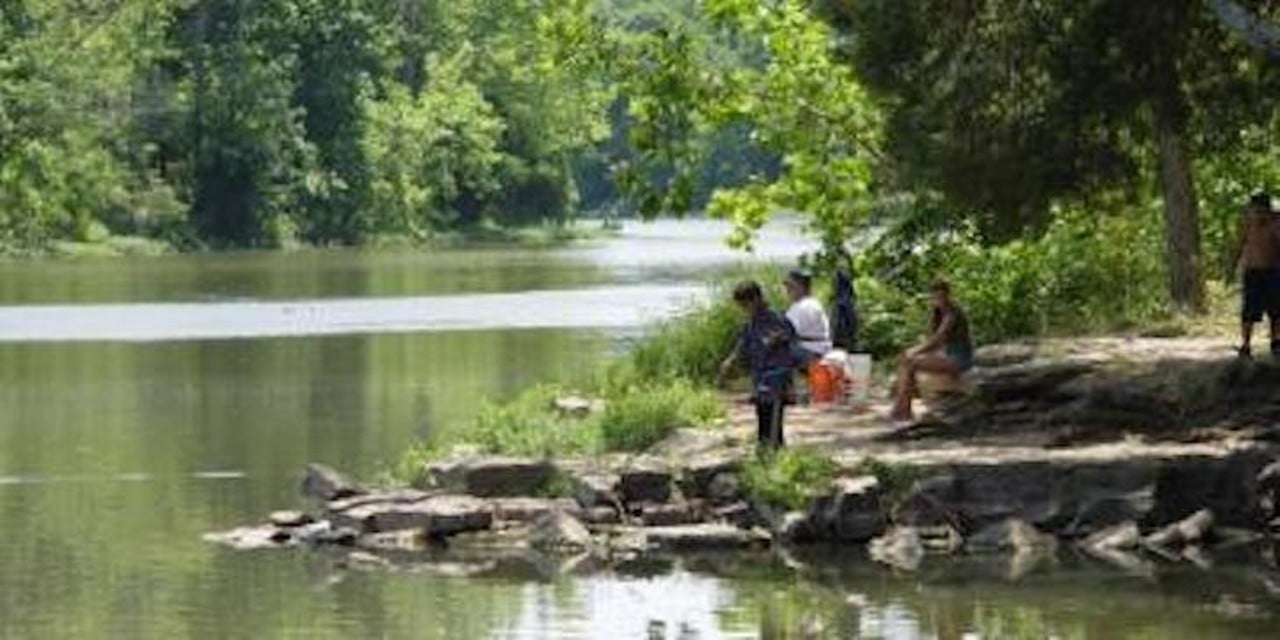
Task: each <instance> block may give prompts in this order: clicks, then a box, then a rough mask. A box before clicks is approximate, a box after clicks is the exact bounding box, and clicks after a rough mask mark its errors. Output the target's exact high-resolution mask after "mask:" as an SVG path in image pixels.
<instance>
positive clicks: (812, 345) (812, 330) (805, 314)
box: [782, 269, 831, 369]
mask: <svg viewBox="0 0 1280 640" xmlns="http://www.w3.org/2000/svg"><path fill="white" fill-rule="evenodd" d="M782 284H783V286H784V287H786V290H787V299H788V300H789V301H790V302H791V307H790V308H788V309H787V320H788V321H790V322H791V326H792V327H794V328H795V330H796V336H797V339H798V340H799V343H798V344H797V345H796V349H795V353H794V357H795V361H796V366H797V367H799V368H800V369H804V368H806V367H808V366H809V365H810V364H811V363H813V362H817V361H818V360H820V359H822V356H824V355H826V354H827V352H829V351H831V324H830V323H829V322H828V321H827V312H826V311H823V310H822V303H820V302H818V299H817V298H815V297H813V276H812V275H810V274H809V272H808V271H802V270H799V269H796V270H793V271H792V272H790V273H788V274H787V278H786V280H783V282H782Z"/></svg>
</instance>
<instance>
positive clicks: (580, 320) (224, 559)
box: [0, 222, 1280, 639]
mask: <svg viewBox="0 0 1280 640" xmlns="http://www.w3.org/2000/svg"><path fill="white" fill-rule="evenodd" d="M723 231H724V230H723V228H720V227H718V226H716V225H713V224H709V223H700V222H685V223H663V224H658V225H653V226H644V227H635V228H631V229H628V231H627V232H626V233H624V234H623V235H622V236H621V237H620V238H617V239H612V240H608V241H602V242H597V243H591V244H588V245H585V246H580V247H574V248H570V249H558V250H544V251H496V250H494V251H489V250H471V251H435V252H405V253H360V252H335V251H309V252H301V253H295V254H288V255H279V254H242V255H234V254H233V255H209V256H176V257H165V258H153V259H145V260H144V259H139V260H109V261H96V260H85V261H52V262H30V263H4V264H0V305H3V306H0V407H2V409H0V535H2V536H3V543H2V544H0V637H4V638H9V637H13V638H72V637H112V638H183V637H200V638H239V637H297V638H317V637H319V638H324V637H333V638H365V637H368V638H382V637H391V638H400V637H406V638H409V637H412V638H488V637H493V638H542V637H575V638H658V637H660V638H682V639H686V638H722V637H725V638H738V637H741V638H790V637H800V633H801V632H802V630H807V631H809V632H811V633H814V634H816V637H852V638H902V639H914V638H979V637H982V638H988V637H989V638H1044V637H1060V638H1086V637H1088V638H1092V637H1098V638H1112V637H1115V638H1163V637H1179V638H1214V637H1276V633H1275V629H1276V628H1277V626H1276V624H1277V618H1276V614H1277V600H1276V597H1277V596H1276V594H1277V593H1280V577H1277V576H1276V575H1274V574H1273V573H1268V572H1267V571H1266V570H1264V569H1262V568H1260V566H1261V565H1233V564H1232V563H1231V562H1229V561H1228V560H1226V559H1224V560H1223V562H1222V566H1221V568H1219V569H1217V570H1215V571H1212V572H1201V571H1199V570H1195V569H1191V568H1188V567H1179V568H1167V569H1162V570H1158V571H1148V572H1140V573H1138V574H1124V573H1118V572H1113V571H1109V570H1103V569H1100V568H1098V567H1096V566H1093V565H1090V564H1088V563H1083V562H1075V561H1070V560H1067V561H1064V562H1062V563H1060V564H1059V565H1057V566H1054V567H1042V568H1039V569H1038V570H1036V571H1032V572H1031V573H1029V574H1027V575H1025V576H1021V577H1019V578H1018V579H1016V580H1015V579H1013V578H1012V577H1010V575H1009V569H1008V567H1004V566H1002V565H999V564H998V563H996V564H982V565H955V564H952V565H941V564H938V565H928V566H927V568H926V570H925V571H924V572H922V573H921V574H920V575H900V574H894V573H892V572H890V571H887V570H883V569H881V568H879V567H877V566H874V565H872V564H870V563H868V562H867V561H866V560H865V559H864V558H861V557H860V556H858V555H857V554H853V553H849V552H844V553H843V554H842V553H837V552H828V553H821V554H816V555H813V557H779V556H769V555H762V556H723V557H708V558H684V559H678V560H677V559H671V560H663V559H655V560H653V561H649V562H646V563H644V564H643V565H641V566H635V567H623V568H619V569H617V570H614V571H610V572H607V573H599V572H592V571H589V570H587V569H585V568H583V567H574V566H560V565H555V564H549V563H547V562H545V561H542V560H537V559H524V560H518V561H514V562H506V563H500V564H499V565H498V566H486V567H483V570H481V571H479V572H472V571H447V570H445V569H447V568H448V567H452V566H453V565H441V567H440V570H432V571H423V572H416V573H406V574H387V573H385V572H381V571H350V570H343V569H340V568H338V567H337V563H336V561H335V558H332V557H329V556H326V555H325V554H323V553H303V552H298V553H291V552H290V553H265V554H237V553H233V552H229V551H226V550H224V549H221V548H218V547H213V546H210V545H206V544H204V543H202V542H201V540H200V536H201V534H203V533H205V532H208V531H212V530H219V529H226V528H230V527H233V526H238V525H240V524H243V523H246V522H250V521H255V520H258V519H260V518H261V517H262V516H263V515H264V514H265V513H267V512H269V511H271V510H275V509H278V508H281V507H287V506H291V505H297V504H298V499H297V497H296V495H295V487H296V480H297V478H296V475H297V472H298V470H299V469H300V468H301V466H302V465H303V464H304V463H305V462H307V461H311V460H322V461H326V462H329V463H332V464H334V465H336V466H339V467H343V468H346V469H350V470H353V471H355V472H357V473H360V474H364V475H366V476H372V475H375V474H377V473H378V472H379V471H381V470H382V469H385V468H386V466H387V464H388V463H389V462H390V461H392V460H394V459H395V458H396V457H397V455H398V454H399V452H400V451H402V450H403V449H404V447H406V446H407V445H408V444H409V443H411V442H413V441H415V440H417V439H421V438H426V437H430V435H431V434H432V433H436V432H439V430H441V429H445V428H448V426H449V425H454V424H458V423H459V422H461V421H464V420H466V419H467V418H468V417H469V416H470V415H472V414H473V412H474V411H475V409H476V407H477V406H478V405H479V403H480V402H481V401H482V400H483V399H484V398H487V397H496V398H501V397H506V396H510V395H512V394H514V393H516V392H517V391H518V390H519V389H520V388H522V387H523V386H524V385H527V384H529V383H531V382H534V381H538V380H543V379H547V378H554V377H557V376H565V375H568V374H570V373H572V372H574V371H577V370H580V369H581V368H582V367H584V366H586V365H589V364H591V363H592V362H595V361H597V360H598V359H600V358H601V357H604V356H605V355H606V354H608V353H609V352H611V351H614V350H616V349H618V348H619V345H620V344H621V343H620V341H619V337H620V336H625V335H627V334H629V333H632V332H634V331H635V330H636V329H637V327H638V325H639V324H640V323H642V322H644V321H645V320H646V319H650V318H652V317H655V316H658V315H661V314H663V313H666V312H668V311H669V310H670V309H672V308H673V307H675V306H678V305H679V304H680V303H681V302H682V301H684V300H687V299H688V298H689V297H690V296H691V295H693V293H694V292H695V291H696V290H697V289H696V286H695V284H696V282H698V281H699V280H700V279H702V278H705V277H706V276H707V275H709V274H711V273H712V272H714V271H715V270H717V269H721V268H724V267H725V266H727V265H729V264H731V263H732V262H734V261H735V260H737V259H738V258H737V256H736V255H735V254H733V253H731V252H729V251H727V250H725V249H723V248H722V246H721V245H720V244H719V239H720V237H721V234H722V233H723ZM804 248H805V245H804V243H803V242H801V241H800V240H798V239H797V238H796V237H795V236H794V235H793V234H791V233H789V232H788V231H787V230H786V229H777V230H774V231H772V232H770V233H769V234H767V235H766V238H765V240H764V242H762V244H761V247H760V254H761V255H760V257H763V258H772V259H790V258H792V257H794V255H795V254H796V253H798V252H799V251H801V250H803V249H804ZM460 573H466V574H468V575H469V577H460V576H459V575H458V574H460Z"/></svg>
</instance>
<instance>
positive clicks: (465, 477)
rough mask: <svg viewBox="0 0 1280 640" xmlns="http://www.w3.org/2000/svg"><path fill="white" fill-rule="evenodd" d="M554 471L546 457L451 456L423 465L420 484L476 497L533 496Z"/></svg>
mask: <svg viewBox="0 0 1280 640" xmlns="http://www.w3.org/2000/svg"><path fill="white" fill-rule="evenodd" d="M555 472H556V469H555V466H554V465H552V464H551V463H550V462H549V461H547V460H534V459H531V458H481V459H478V460H462V461H458V460H455V461H446V462H437V463H432V464H429V465H427V466H426V468H425V469H424V470H423V476H422V481H421V484H422V485H423V486H424V487H425V488H432V489H440V490H445V491H450V492H457V493H466V494H470V495H473V496H476V497H479V498H497V497H521V496H535V495H538V494H539V493H541V492H542V491H543V490H544V489H545V488H546V486H547V485H548V484H549V483H550V482H551V480H552V478H553V477H554V476H555Z"/></svg>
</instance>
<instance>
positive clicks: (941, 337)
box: [889, 280, 973, 422]
mask: <svg viewBox="0 0 1280 640" xmlns="http://www.w3.org/2000/svg"><path fill="white" fill-rule="evenodd" d="M929 296H930V297H929V306H930V307H932V311H933V315H932V318H931V320H930V322H929V337H928V338H927V339H926V340H925V341H924V342H923V343H922V344H919V345H917V346H915V347H912V348H911V349H908V350H907V351H906V352H905V353H903V354H902V359H901V360H899V362H898V380H897V382H896V383H895V384H894V403H893V410H892V412H890V414H889V419H890V420H893V421H894V422H910V421H913V420H914V419H915V415H914V413H913V412H912V410H911V401H912V399H913V398H914V397H915V396H916V395H917V391H918V388H917V380H916V374H918V373H922V372H923V373H931V374H935V375H939V376H943V377H946V378H949V379H950V380H951V381H958V380H959V378H960V376H961V375H963V374H964V373H965V372H967V371H968V370H970V369H972V368H973V341H972V339H971V338H970V336H969V318H968V316H966V315H965V313H964V310H962V309H961V308H960V307H959V306H957V305H956V304H955V303H954V302H953V301H952V300H951V285H949V284H947V283H946V282H945V281H943V280H938V281H935V282H934V283H933V284H932V285H931V286H930V287H929Z"/></svg>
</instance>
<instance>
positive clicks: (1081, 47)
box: [820, 0, 1280, 308]
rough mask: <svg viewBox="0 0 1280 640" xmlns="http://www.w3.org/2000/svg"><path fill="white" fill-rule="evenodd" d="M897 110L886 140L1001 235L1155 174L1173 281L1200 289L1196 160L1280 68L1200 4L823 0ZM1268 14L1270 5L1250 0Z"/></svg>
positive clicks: (1279, 77)
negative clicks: (1069, 203)
mask: <svg viewBox="0 0 1280 640" xmlns="http://www.w3.org/2000/svg"><path fill="white" fill-rule="evenodd" d="M820 4H821V5H822V7H823V10H824V15H826V16H827V17H828V19H829V20H830V21H831V22H832V23H833V24H834V25H835V26H836V27H837V29H839V30H840V31H842V32H844V33H847V34H848V35H849V38H848V42H849V49H850V51H849V53H850V55H851V57H852V60H853V62H854V65H855V67H856V68H857V69H858V71H859V76H860V77H861V78H863V79H864V80H865V81H866V82H868V83H869V84H870V86H872V87H874V88H875V89H876V90H877V91H878V92H879V93H880V94H881V95H882V96H883V98H884V101H885V103H886V104H887V105H888V107H889V119H888V120H889V134H888V135H889V140H890V143H889V145H888V149H889V150H890V151H891V153H892V155H893V157H894V159H895V160H896V161H897V165H896V166H897V167H898V169H899V170H900V173H902V174H904V175H905V176H906V177H907V179H908V182H907V184H906V185H905V186H908V187H911V188H917V189H930V188H932V189H938V190H940V191H941V192H943V193H944V194H946V195H947V196H948V197H949V198H950V199H951V200H952V201H953V202H955V203H956V204H958V205H959V206H960V207H962V208H963V209H965V210H969V211H974V212H976V213H977V214H978V216H979V218H980V219H982V220H983V221H984V223H985V224H984V227H985V228H986V229H987V230H988V231H992V232H994V233H996V234H997V235H1004V236H1009V235H1013V234H1017V233H1019V232H1020V231H1021V230H1023V229H1025V228H1027V227H1028V226H1034V225H1036V224H1038V223H1042V222H1043V221H1044V220H1046V219H1047V217H1046V214H1047V212H1048V210H1049V207H1048V204H1049V203H1050V202H1053V201H1055V200H1057V199H1060V198H1082V197H1086V196H1089V195H1092V194H1096V193H1099V192H1103V191H1107V190H1111V189H1123V190H1126V191H1128V192H1129V193H1131V194H1133V198H1134V199H1135V200H1137V199H1140V198H1141V197H1143V196H1144V195H1145V194H1146V193H1148V191H1149V190H1150V187H1149V185H1150V184H1152V183H1154V184H1156V185H1158V190H1159V194H1160V197H1161V200H1162V202H1163V209H1164V221H1165V236H1166V245H1167V250H1166V259H1167V261H1168V263H1169V278H1170V280H1169V290H1170V293H1171V297H1172V298H1173V300H1174V301H1175V302H1176V303H1178V304H1180V305H1183V306H1187V307H1193V308H1194V307H1199V306H1200V305H1201V304H1202V301H1203V287H1202V276H1201V258H1200V256H1201V238H1200V226H1201V225H1200V209H1199V197H1198V194H1197V190H1196V184H1195V177H1194V176H1195V175H1196V170H1195V166H1194V162H1193V159H1194V158H1195V157H1197V156H1198V155H1203V154H1206V153H1214V152H1217V151H1221V145H1222V144H1223V143H1227V144H1230V141H1231V139H1232V137H1233V136H1232V134H1233V132H1238V131H1239V130H1240V129H1241V128H1242V127H1244V126H1247V125H1248V124H1251V123H1252V124H1258V123H1262V122H1266V120H1267V116H1266V115H1265V114H1269V113H1270V110H1272V109H1273V108H1274V107H1273V106H1271V105H1270V104H1269V103H1270V100H1269V99H1268V98H1267V96H1268V95H1275V94H1276V91H1277V89H1280V84H1277V83H1280V69H1278V68H1277V66H1276V65H1275V64H1274V63H1271V62H1268V61H1267V60H1266V59H1265V57H1264V56H1263V55H1262V54H1260V53H1258V52H1257V51H1256V50H1255V49H1253V48H1250V47H1249V46H1248V45H1247V44H1246V43H1245V42H1243V41H1242V40H1240V39H1239V38H1237V37H1235V36H1234V34H1233V33H1232V32H1230V31H1227V30H1225V29H1224V28H1223V27H1222V24H1221V23H1220V22H1219V21H1218V20H1216V19H1215V18H1214V16H1213V15H1211V14H1210V13H1209V12H1208V11H1207V10H1206V8H1205V6H1204V5H1203V4H1201V3H1200V2H1195V1H1192V0H1176V1H1170V2H1158V3H1157V2H1129V1H1126V0H1087V1H1079V2H1078V1H1074V0H1072V1H1057V2H1036V3H1025V2H1013V1H1010V0H984V1H982V2H970V3H962V4H956V3H951V2H942V1H938V0H904V1H896V0H895V1H887V0H861V1H858V2H834V1H830V2H826V1H824V2H822V3H820ZM1249 4H1250V5H1252V6H1253V7H1255V8H1257V9H1258V10H1259V11H1260V12H1261V15H1264V16H1270V15H1273V14H1274V12H1275V11H1277V9H1276V8H1275V7H1274V5H1273V4H1270V3H1261V2H1254V3H1249Z"/></svg>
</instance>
